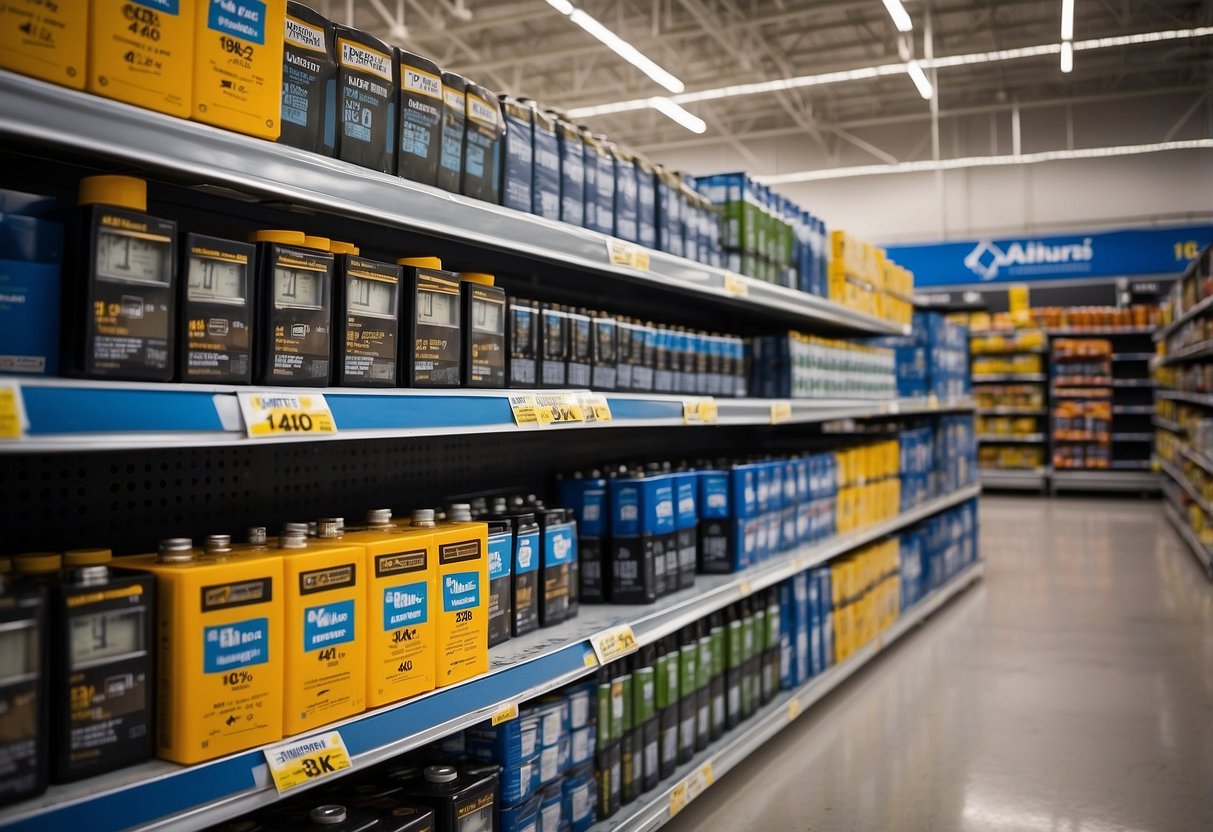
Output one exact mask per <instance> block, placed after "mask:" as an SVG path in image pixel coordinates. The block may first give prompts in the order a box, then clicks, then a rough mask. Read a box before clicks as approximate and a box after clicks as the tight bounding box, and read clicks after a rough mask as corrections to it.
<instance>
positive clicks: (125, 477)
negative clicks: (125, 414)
mask: <svg viewBox="0 0 1213 832" xmlns="http://www.w3.org/2000/svg"><path fill="white" fill-rule="evenodd" d="M771 433H772V432H771V431H769V430H762V429H758V430H755V429H753V428H716V429H694V430H686V429H679V428H638V429H620V430H572V431H548V432H528V433H517V434H492V435H468V436H445V437H426V438H420V439H385V440H366V441H348V442H317V443H283V444H281V445H266V444H260V445H251V446H247V447H240V446H232V447H219V448H184V449H171V450H157V451H134V452H132V451H98V452H93V453H76V454H29V455H13V456H5V457H3V459H2V461H0V528H3V529H4V530H5V535H4V540H3V543H0V554H3V555H11V554H14V553H16V552H23V551H32V550H55V551H62V550H64V549H70V548H76V547H84V546H109V547H111V548H113V549H114V551H115V552H117V553H120V554H131V553H135V552H143V551H151V550H152V549H154V548H155V545H156V542H157V541H158V540H160V539H162V538H165V537H175V536H189V537H193V538H195V539H200V538H202V537H203V536H204V535H206V534H214V533H228V534H231V535H233V537H234V538H236V539H243V536H244V532H245V529H247V527H248V526H251V525H264V526H267V527H268V528H269V529H270V530H271V532H272V531H274V530H276V529H277V528H279V526H280V525H281V524H282V523H283V522H287V521H302V520H310V519H315V518H317V517H324V516H341V517H345V518H346V519H347V521H348V522H351V523H353V522H357V521H358V520H360V519H361V518H362V517H363V516H364V514H365V512H366V510H367V509H368V508H377V507H391V508H392V509H393V510H394V511H403V510H405V509H407V508H409V507H414V506H430V505H435V504H437V503H440V502H442V501H443V500H444V499H445V498H447V497H448V496H451V495H473V494H488V493H502V492H527V493H535V494H540V495H542V494H544V493H545V492H546V491H547V489H548V487H549V485H550V483H551V478H552V476H553V475H554V474H555V473H557V472H560V471H568V470H572V469H576V468H579V467H589V466H594V465H601V464H603V463H605V462H609V461H619V460H641V461H645V460H657V459H669V460H678V459H695V458H701V457H715V456H718V455H730V454H734V453H737V454H740V453H750V452H753V451H756V450H759V449H760V448H761V446H762V445H763V443H764V441H765V439H766V438H768V437H769V436H770V434H771ZM805 439H806V441H808V437H807V436H806V437H805Z"/></svg>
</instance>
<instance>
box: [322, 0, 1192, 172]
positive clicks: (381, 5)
mask: <svg viewBox="0 0 1213 832" xmlns="http://www.w3.org/2000/svg"><path fill="white" fill-rule="evenodd" d="M318 2H319V6H320V9H321V10H322V11H326V12H327V13H328V14H329V16H330V17H331V18H332V19H334V20H337V21H339V22H344V21H348V20H351V19H352V21H353V23H354V25H356V26H358V27H359V28H363V29H366V30H369V31H371V32H373V33H375V34H377V35H379V36H380V37H382V38H383V39H385V40H387V41H388V42H393V43H397V44H399V45H401V46H404V47H406V48H411V49H412V50H414V51H417V52H421V53H423V54H427V55H429V56H430V57H432V58H434V59H435V60H437V61H438V62H439V64H441V65H442V66H443V68H444V69H454V70H456V71H458V72H461V73H463V74H465V75H467V76H468V77H469V78H472V79H474V80H476V81H478V82H480V83H481V84H484V85H485V86H488V87H490V88H492V89H496V90H504V91H509V92H511V93H516V94H523V95H528V96H530V97H532V98H535V99H538V100H539V101H541V102H543V103H545V104H550V105H555V106H558V107H562V108H566V109H568V108H573V107H579V106H588V105H598V104H603V103H607V102H613V101H619V100H624V99H634V98H646V97H649V96H654V95H668V94H669V93H668V92H667V91H666V90H664V89H663V88H662V87H660V86H659V85H658V84H656V83H655V82H653V81H652V80H650V79H649V78H648V77H647V76H645V75H644V74H642V73H641V72H640V71H639V70H637V69H635V68H634V67H632V66H631V65H630V64H628V63H627V62H625V61H624V60H623V59H621V58H619V57H618V56H616V55H615V53H613V52H611V51H610V50H608V49H607V48H606V47H605V46H603V45H602V44H601V43H599V42H598V41H597V40H595V39H593V38H592V37H590V36H589V35H588V34H586V33H585V32H584V31H583V30H582V29H580V28H578V27H577V26H575V25H574V24H573V23H572V22H571V21H570V20H569V19H568V18H567V17H565V16H564V15H562V14H560V13H558V12H557V11H556V10H555V9H553V8H552V7H551V6H550V5H549V4H548V3H547V2H545V0H318ZM574 4H575V5H576V6H577V7H578V8H581V9H584V10H585V11H586V12H588V13H589V14H591V15H593V16H594V17H596V18H597V19H598V20H600V21H601V22H602V23H603V24H605V25H606V26H607V27H609V28H610V29H611V30H613V31H614V32H615V33H617V34H618V35H620V36H621V37H623V38H624V39H626V40H627V41H629V42H630V43H631V44H633V45H634V46H635V47H637V48H638V49H639V50H640V51H641V52H643V53H644V54H645V55H647V56H648V57H650V58H651V59H653V60H654V61H656V62H657V63H658V64H659V65H661V66H662V67H664V68H665V69H667V70H669V71H670V72H672V73H674V74H675V75H676V76H678V78H680V79H681V80H682V81H683V82H684V83H685V85H686V89H687V91H688V92H690V91H696V90H702V89H710V88H717V87H722V86H728V85H734V84H743V83H749V82H758V81H768V80H773V79H782V78H789V77H793V76H802V75H811V74H819V73H824V72H832V71H836V70H846V69H852V68H857V67H865V66H872V65H879V64H889V63H899V62H901V61H903V60H905V59H907V58H922V57H927V56H929V55H931V54H934V55H935V56H949V55H957V54H968V53H977V52H987V51H991V50H1002V49H1013V48H1019V47H1028V46H1036V45H1039V44H1055V43H1057V41H1058V40H1059V29H1060V20H1061V0H1052V1H1051V2H1028V1H1027V0H1019V1H1017V0H1000V1H999V2H987V1H986V0H930V2H922V1H921V0H907V2H906V3H905V5H906V9H907V11H908V12H909V14H910V16H911V19H912V20H913V22H914V30H913V32H911V33H910V34H909V35H908V36H901V35H899V33H898V32H897V30H896V29H895V28H894V26H893V24H892V21H891V19H890V17H889V15H888V13H887V12H886V11H885V8H884V6H883V5H882V3H881V2H880V0H861V2H833V0H824V1H823V0H771V1H770V2H758V1H757V0H650V1H649V2H644V1H643V0H625V2H607V0H576V2H575V3H574ZM1211 25H1213V0H1205V1H1204V2H1192V1H1191V0H1186V1H1184V0H1146V1H1145V2H1142V0H1077V2H1076V13H1075V33H1074V36H1075V39H1076V40H1078V41H1082V40H1085V39H1090V38H1099V37H1106V36H1114V35H1125V34H1136V33H1141V32H1153V31H1161V30H1172V29H1183V28H1191V27H1199V26H1211ZM931 77H932V78H933V80H934V82H935V86H936V89H937V96H936V100H935V101H933V102H928V101H925V100H923V98H922V97H920V95H919V94H918V92H917V91H916V89H915V87H914V85H913V84H912V83H911V81H910V79H909V78H908V77H907V75H905V74H904V73H902V72H897V73H894V74H890V75H887V76H884V77H878V78H869V79H865V80H853V81H843V82H840V83H832V84H826V85H820V86H812V87H808V88H800V89H790V90H785V91H782V92H777V93H763V94H754V95H748V96H735V97H729V98H724V99H719V100H716V101H711V102H702V103H690V104H687V105H686V107H687V109H688V110H690V111H691V112H693V113H694V114H696V115H698V116H700V117H701V118H703V119H704V120H705V121H706V122H707V125H708V129H707V132H706V133H704V134H703V135H699V136H697V135H694V134H692V133H690V132H689V131H687V130H686V129H685V128H683V127H681V126H679V125H678V124H676V123H674V122H673V121H671V120H669V119H668V118H666V117H665V116H663V115H661V114H659V113H657V112H656V111H654V110H651V109H641V110H635V111H631V112H625V113H617V114H614V115H604V116H593V117H589V118H587V119H586V120H585V121H586V123H588V124H590V125H591V126H592V127H593V128H594V129H595V130H596V131H601V132H604V133H606V134H607V135H608V136H610V137H611V138H613V139H615V140H616V141H619V142H621V143H623V144H626V145H628V146H630V147H633V148H635V149H638V150H641V151H644V152H647V153H649V155H651V156H653V157H654V158H655V159H657V160H658V161H662V160H663V156H669V155H673V156H677V155H678V152H679V151H680V150H683V149H687V148H695V147H699V146H708V145H716V146H720V145H725V146H728V147H729V148H731V149H732V150H733V151H735V153H736V156H737V166H739V167H745V168H748V169H751V170H754V171H756V172H759V173H764V172H765V173H769V172H773V171H772V170H771V168H772V163H771V162H770V160H769V159H768V158H765V157H763V156H761V155H756V154H755V153H754V152H753V147H754V145H755V142H759V141H762V140H768V139H772V138H775V137H793V138H795V139H796V140H797V142H799V143H802V144H804V146H805V147H806V149H808V150H810V151H811V153H809V154H808V155H807V156H806V155H802V156H801V157H799V158H798V161H797V164H800V165H802V166H803V165H805V164H807V165H808V166H809V167H813V168H821V167H833V166H838V165H844V164H867V163H873V162H882V161H883V162H887V161H891V160H897V161H906V160H914V159H930V158H932V155H933V154H935V153H938V154H940V155H941V156H942V157H944V158H946V157H948V156H950V155H956V154H971V153H974V152H976V153H989V152H991V151H994V152H999V148H998V147H997V146H998V145H999V144H1001V145H1002V146H1001V151H1000V152H1004V153H1005V152H1009V151H1010V150H1011V144H1012V143H1013V141H1014V139H1013V137H1012V130H1013V129H1015V128H1013V127H1012V123H1011V122H1012V118H1013V117H1012V115H1011V114H1012V113H1013V112H1014V111H1016V110H1022V111H1033V110H1035V111H1039V110H1041V109H1042V108H1053V109H1055V110H1058V111H1059V112H1062V113H1064V117H1065V119H1066V121H1067V126H1066V127H1065V128H1064V129H1063V130H1062V134H1061V135H1060V137H1059V136H1058V134H1057V130H1055V129H1054V130H1052V131H1051V132H1050V136H1049V138H1048V139H1047V140H1043V139H1042V140H1041V141H1038V142H1037V144H1040V143H1041V142H1042V141H1043V143H1044V144H1047V145H1050V146H1051V147H1050V148H1048V149H1052V147H1053V146H1056V145H1057V144H1058V143H1059V142H1060V143H1061V146H1062V147H1064V146H1066V144H1067V143H1068V144H1069V145H1070V146H1076V145H1075V142H1076V139H1075V129H1076V128H1075V125H1074V124H1073V121H1074V119H1075V118H1080V119H1081V118H1092V117H1093V118H1096V121H1097V122H1098V123H1099V124H1106V123H1107V122H1108V120H1109V119H1112V120H1113V121H1115V120H1116V119H1118V118H1119V119H1124V120H1126V122H1127V121H1131V120H1132V119H1133V118H1134V112H1135V106H1136V104H1135V102H1143V101H1145V100H1146V99H1150V98H1157V97H1160V96H1167V97H1176V99H1177V104H1176V107H1175V108H1174V112H1175V114H1176V115H1175V117H1174V119H1172V118H1171V117H1168V118H1167V119H1166V123H1162V124H1158V125H1157V130H1156V132H1157V137H1156V138H1154V139H1153V140H1154V141H1162V140H1164V138H1166V139H1167V140H1170V139H1175V138H1192V137H1195V138H1209V137H1213V103H1211V98H1213V94H1211V91H1213V37H1208V36H1206V37H1201V38H1196V39H1183V40H1170V41H1165V42H1160V43H1150V44H1138V45H1133V46H1122V47H1113V48H1104V49H1095V50H1084V51H1080V52H1078V53H1077V54H1076V55H1075V68H1074V71H1073V72H1072V73H1070V74H1063V73H1061V72H1060V70H1059V67H1058V57H1057V55H1056V54H1051V55H1045V56H1040V57H1032V58H1021V59H1018V60H1008V61H999V62H988V63H980V64H976V65H971V66H960V67H955V68H948V69H939V70H937V71H936V72H935V73H932V74H931ZM934 108H937V109H938V113H937V117H938V122H933V121H932V119H933V112H932V111H933V109H934ZM1094 109H1098V115H1093V113H1094ZM1076 112H1077V113H1078V115H1077V116H1076V115H1075V113H1076ZM1000 114H1001V115H1000ZM974 116H980V117H981V118H983V119H987V120H989V121H990V123H991V125H992V126H991V127H990V128H989V129H988V130H976V129H968V130H966V131H964V132H965V134H966V135H967V134H969V133H973V134H974V137H973V138H971V139H970V140H969V141H967V142H962V141H959V140H957V139H956V138H955V137H956V136H957V135H959V134H960V131H958V130H956V129H955V125H953V126H952V127H953V129H952V131H951V133H949V132H948V130H949V128H948V122H949V120H954V121H961V120H969V121H971V120H972V119H973V117H974ZM999 118H1001V119H1002V120H1001V121H1000V120H999ZM1014 120H1015V121H1016V122H1017V121H1018V117H1017V116H1015V117H1014ZM934 123H938V125H939V127H940V131H937V132H935V136H936V137H938V136H939V135H940V132H942V134H943V135H944V136H949V135H951V136H952V137H953V138H952V141H951V143H945V144H947V146H939V145H940V143H939V141H938V139H937V140H936V142H935V143H934V144H933V142H932V126H933V124H934ZM1152 129H1153V128H1152ZM1080 132H1081V130H1080ZM1090 133H1091V131H1090V130H1088V131H1087V133H1086V135H1090ZM1021 138H1022V141H1023V143H1024V144H1025V145H1026V144H1029V143H1031V142H1032V137H1030V136H1023V137H1021ZM978 139H979V140H978ZM1096 143H1098V142H1096ZM962 145H965V146H962ZM968 145H973V147H971V148H970V147H968ZM806 160H807V161H806ZM763 168H766V169H765V170H764V169H763Z"/></svg>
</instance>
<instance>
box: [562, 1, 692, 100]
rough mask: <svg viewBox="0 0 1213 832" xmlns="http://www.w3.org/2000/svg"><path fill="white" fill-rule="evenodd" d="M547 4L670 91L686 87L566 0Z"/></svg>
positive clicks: (679, 90)
mask: <svg viewBox="0 0 1213 832" xmlns="http://www.w3.org/2000/svg"><path fill="white" fill-rule="evenodd" d="M548 5H550V6H551V7H552V8H553V9H555V10H556V11H558V12H560V13H561V14H562V15H565V16H566V17H568V19H569V20H571V21H573V22H574V23H576V24H577V25H578V26H580V27H581V28H582V29H584V30H585V31H586V32H587V33H588V34H590V35H591V36H593V37H594V38H596V39H597V40H598V41H599V42H601V43H602V44H603V45H604V46H606V47H607V48H608V49H610V50H611V51H612V52H614V53H615V54H616V55H618V56H619V57H621V58H623V59H624V60H625V61H627V62H628V63H630V64H631V65H632V66H634V67H636V68H637V69H639V70H640V71H641V72H643V73H644V74H645V75H647V76H649V77H650V78H652V79H653V80H654V81H656V82H657V83H658V84H661V86H663V87H665V88H666V89H667V90H669V91H670V92H682V91H683V90H685V89H686V84H684V83H682V81H680V80H679V79H678V78H677V77H676V76H675V75H674V73H672V72H670V71H668V70H666V69H664V68H662V67H660V66H658V65H657V63H656V62H655V61H653V60H652V59H651V58H649V57H648V56H647V55H645V54H644V53H643V52H641V51H640V50H639V49H637V48H636V47H635V46H632V44H630V43H628V42H627V41H626V40H624V39H623V38H621V37H619V35H617V34H615V33H614V32H612V31H611V30H610V29H608V28H607V27H606V26H603V25H602V23H600V22H599V21H598V20H597V18H594V17H592V16H591V15H589V14H586V12H584V11H583V10H581V9H579V8H577V7H575V6H574V5H573V4H572V3H570V2H568V0H548Z"/></svg>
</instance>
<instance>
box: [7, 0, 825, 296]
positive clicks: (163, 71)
mask: <svg viewBox="0 0 1213 832" xmlns="http://www.w3.org/2000/svg"><path fill="white" fill-rule="evenodd" d="M84 5H86V4H85V2H84V0H80V2H77V3H73V4H49V3H44V2H41V0H10V1H9V2H7V3H6V4H4V5H2V6H0V47H3V48H0V68H5V69H12V70H15V71H17V72H21V73H23V74H26V75H32V76H34V77H37V78H42V79H45V80H48V81H52V82H54V83H57V84H62V85H66V86H70V87H75V88H77V89H87V90H88V91H89V92H92V93H94V94H97V95H102V96H106V97H108V98H113V99H117V100H120V101H124V102H127V103H130V104H135V105H137V106H140V107H145V108H148V109H152V110H158V111H160V112H164V113H168V114H170V115H175V116H180V117H182V118H192V119H194V120H196V121H201V122H204V123H207V124H212V125H215V126H218V127H223V128H227V129H229V130H235V131H239V132H242V133H247V134H249V135H253V136H258V137H260V138H264V139H270V140H277V141H279V142H281V143H283V144H287V145H291V146H293V147H297V148H301V149H303V150H307V151H311V152H314V153H319V154H323V155H326V156H335V157H337V158H339V159H342V160H344V161H346V162H350V163H353V164H356V165H359V166H361V167H365V168H370V169H372V170H377V171H382V172H385V173H391V174H396V175H399V176H401V177H404V178H407V179H410V180H412V181H415V182H420V183H424V184H426V185H432V186H437V187H440V188H443V189H444V190H446V191H449V192H452V193H460V194H464V195H467V196H471V197H474V198H477V199H481V200H485V201H488V202H493V203H500V204H503V205H506V206H507V207H510V208H515V209H518V210H522V211H526V212H528V213H534V214H537V215H539V216H543V217H545V218H547V219H551V220H563V221H564V222H567V223H570V224H572V225H577V226H583V227H585V228H589V229H592V230H595V231H599V232H601V233H605V234H610V235H614V236H616V237H619V238H620V239H623V240H627V241H629V242H635V243H639V244H641V245H644V246H647V247H649V248H658V247H660V248H661V250H663V251H668V252H671V253H674V254H678V255H685V256H686V257H688V258H690V259H693V260H699V261H700V262H704V263H707V264H710V265H716V266H719V265H723V263H722V253H721V250H720V244H721V239H720V236H721V228H720V223H719V219H718V217H717V216H716V214H715V213H714V211H713V208H712V206H711V203H710V202H709V200H708V198H707V197H706V196H704V195H702V194H701V193H698V192H697V191H696V190H695V188H694V187H692V185H691V184H690V177H684V176H683V174H681V173H678V172H675V171H670V170H666V169H664V168H662V167H661V166H659V165H655V164H652V163H651V162H649V161H648V160H647V159H645V158H644V157H642V156H637V155H634V154H632V153H631V152H629V151H627V150H625V149H623V148H622V147H619V146H617V145H616V144H615V143H614V142H611V141H609V140H608V139H607V138H606V137H605V136H601V135H598V134H593V133H591V132H590V130H588V129H587V128H585V127H581V126H578V125H575V124H573V123H571V122H570V121H568V120H567V119H565V118H563V117H562V114H560V113H558V112H557V111H554V110H545V109H542V108H540V107H539V106H537V105H536V103H535V102H534V101H531V100H530V99H526V98H514V97H512V96H508V95H500V96H499V95H496V94H494V93H492V92H490V91H489V90H488V89H486V88H484V87H483V86H481V85H479V84H477V83H474V82H472V81H469V80H468V79H466V78H464V77H463V76H461V75H458V74H457V73H454V72H446V71H443V70H441V69H440V68H439V66H438V65H437V64H436V63H434V62H433V61H432V60H430V59H428V58H425V57H423V56H420V55H415V54H413V53H411V52H407V51H405V50H402V49H399V48H395V47H393V46H391V45H389V44H386V43H384V42H382V41H380V40H379V39H378V38H375V37H373V36H371V35H370V34H368V33H366V32H363V31H359V30H358V29H354V28H351V27H349V26H344V25H334V24H333V23H332V22H330V21H329V20H328V19H326V18H325V17H324V16H323V15H321V14H318V13H317V12H316V11H314V10H312V9H311V8H308V7H307V6H305V5H302V4H300V3H296V2H284V0H270V2H260V0H177V2H174V3H172V4H169V3H154V4H151V5H148V4H146V3H144V4H120V5H118V6H113V5H107V4H104V3H100V2H89V3H87V5H88V6H89V7H91V8H88V9H83V8H80V7H81V6H84ZM120 9H121V11H120ZM743 178H744V177H739V176H737V177H733V180H731V181H736V180H741V179H743ZM747 187H748V188H749V189H750V190H751V191H752V190H755V186H754V184H753V183H747ZM757 190H758V191H759V192H760V193H762V198H763V199H764V200H765V201H768V202H771V203H772V204H773V205H776V204H777V205H778V206H779V211H780V214H781V215H783V214H786V215H787V217H786V218H785V219H784V221H783V222H781V223H775V222H772V223H771V226H772V233H771V235H770V240H771V245H770V246H769V250H764V251H762V252H757V251H755V252H753V253H754V254H761V255H762V259H763V260H764V261H766V260H768V259H769V256H770V255H775V256H776V259H778V260H779V261H780V265H782V266H784V267H786V266H788V265H789V264H790V263H789V262H788V261H789V260H790V257H791V254H792V251H791V249H792V246H793V239H792V233H791V225H790V223H791V222H792V221H793V220H795V221H797V222H798V224H799V225H800V226H801V236H802V237H804V238H805V239H806V240H808V239H809V238H811V240H812V245H811V246H810V245H807V244H805V245H802V246H801V248H802V252H801V257H802V258H803V259H805V261H806V263H805V265H804V266H802V267H800V268H801V269H802V270H807V269H809V268H811V269H812V271H814V272H815V273H816V274H818V275H819V276H820V280H819V281H817V282H820V283H824V275H825V263H824V261H825V259H826V258H827V252H826V249H827V241H826V230H825V225H824V223H822V222H821V221H820V220H819V219H817V218H815V217H812V216H811V215H809V214H808V212H806V211H802V210H801V209H799V208H798V207H796V206H794V205H793V204H791V203H790V202H789V201H788V200H784V199H782V198H780V197H777V196H775V195H772V194H769V193H767V192H765V190H764V189H762V188H761V186H758V187H757ZM781 225H782V226H785V227H786V228H785V231H786V233H785V234H784V235H783V237H782V238H780V240H781V245H778V246H776V245H775V241H776V238H777V234H776V233H775V228H776V227H778V226H781ZM737 242H739V241H737ZM810 249H811V250H810ZM753 259H755V260H756V259H757V258H753ZM741 264H742V261H741V260H740V258H738V261H737V263H734V264H731V267H734V268H740V267H741ZM746 265H747V266H750V270H751V271H753V270H754V267H753V266H752V265H751V264H750V263H749V262H748V260H747V262H746ZM764 265H766V264H765V263H764ZM769 265H771V266H772V267H773V266H775V265H776V264H775V263H774V262H771V263H770V264H769Z"/></svg>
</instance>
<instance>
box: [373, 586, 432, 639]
mask: <svg viewBox="0 0 1213 832" xmlns="http://www.w3.org/2000/svg"><path fill="white" fill-rule="evenodd" d="M428 598H429V586H428V585H427V584H426V582H425V581H420V582H418V583H415V584H401V585H400V586H393V587H388V588H387V589H386V590H384V593H383V629H384V630H385V631H388V630H398V629H400V628H401V627H408V626H410V625H414V624H424V623H425V622H426V620H427V618H428V611H429V604H428Z"/></svg>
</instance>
